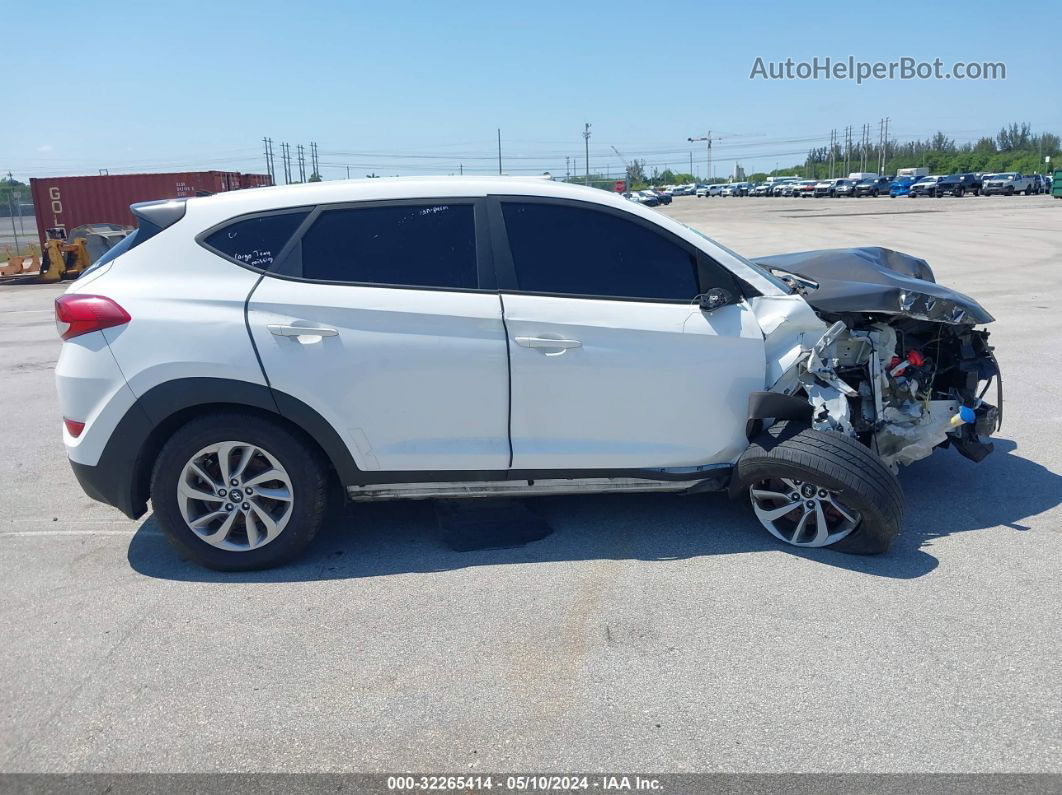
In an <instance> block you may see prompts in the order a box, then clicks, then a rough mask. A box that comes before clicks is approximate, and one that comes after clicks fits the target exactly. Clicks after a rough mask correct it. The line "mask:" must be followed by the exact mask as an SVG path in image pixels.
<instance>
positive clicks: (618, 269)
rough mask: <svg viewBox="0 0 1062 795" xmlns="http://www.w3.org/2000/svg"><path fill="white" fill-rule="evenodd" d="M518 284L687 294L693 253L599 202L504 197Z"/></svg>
mask: <svg viewBox="0 0 1062 795" xmlns="http://www.w3.org/2000/svg"><path fill="white" fill-rule="evenodd" d="M502 213H503V215H504V217H505V228H506V231H507V233H508V236H509V247H510V249H511V251H512V255H513V265H514V267H515V269H516V281H517V286H518V288H519V289H520V290H523V291H527V292H539V293H561V294H564V295H584V296H608V297H617V298H641V299H645V300H683V301H690V300H692V299H693V298H695V297H696V296H697V294H698V292H699V290H698V281H697V259H696V255H695V254H693V253H692V252H690V251H687V250H686V249H684V248H682V247H681V246H679V245H677V244H675V243H673V242H671V241H669V240H667V239H665V238H664V237H663V236H662V235H660V234H658V233H657V232H654V231H653V230H651V229H648V228H646V227H644V226H641V225H639V224H637V223H635V222H633V221H629V220H627V219H625V218H622V217H619V216H617V215H613V214H611V213H607V212H601V211H599V210H594V209H583V208H579V207H573V206H571V205H561V204H540V203H532V202H527V203H523V202H503V203H502Z"/></svg>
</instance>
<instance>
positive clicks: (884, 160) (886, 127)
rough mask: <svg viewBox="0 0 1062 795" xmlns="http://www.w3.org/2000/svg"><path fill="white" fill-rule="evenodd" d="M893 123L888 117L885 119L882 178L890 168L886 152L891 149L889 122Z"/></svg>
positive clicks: (882, 143) (882, 140) (882, 139)
mask: <svg viewBox="0 0 1062 795" xmlns="http://www.w3.org/2000/svg"><path fill="white" fill-rule="evenodd" d="M890 121H892V119H890V118H889V117H888V116H886V117H885V134H884V135H883V136H882V137H881V171H882V174H881V176H884V175H885V174H884V172H885V169H886V168H887V167H888V165H889V164H888V156H887V154H886V150H887V149H888V148H889V122H890Z"/></svg>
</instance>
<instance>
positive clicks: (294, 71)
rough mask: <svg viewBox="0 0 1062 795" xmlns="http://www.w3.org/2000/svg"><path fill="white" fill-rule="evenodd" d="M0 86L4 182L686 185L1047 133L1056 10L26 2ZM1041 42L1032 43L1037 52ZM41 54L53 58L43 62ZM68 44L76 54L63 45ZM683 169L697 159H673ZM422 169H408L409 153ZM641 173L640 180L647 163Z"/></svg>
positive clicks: (1053, 121) (1056, 114)
mask: <svg viewBox="0 0 1062 795" xmlns="http://www.w3.org/2000/svg"><path fill="white" fill-rule="evenodd" d="M2 16H3V20H4V22H5V27H6V28H8V29H9V30H10V31H14V32H16V33H17V40H18V41H21V42H24V43H27V46H25V47H18V48H15V49H12V50H10V52H9V58H8V61H7V62H8V70H9V73H12V72H13V74H14V75H15V79H14V80H9V81H7V82H6V85H5V86H4V88H3V89H2V91H3V95H4V102H3V104H4V107H5V108H6V110H7V113H6V114H5V116H6V121H5V123H4V124H3V125H0V171H3V172H6V171H7V170H9V169H10V170H11V171H12V172H14V174H15V176H16V177H19V178H23V179H24V178H26V177H29V176H35V175H45V174H81V173H96V172H97V171H98V169H101V168H108V169H110V170H111V172H112V173H118V172H129V171H177V170H201V169H211V168H217V169H233V170H241V171H262V170H264V162H263V157H262V156H261V149H262V145H261V139H262V137H263V136H270V137H271V138H272V139H273V141H274V142H275V149H276V151H277V166H278V169H279V166H280V159H279V142H281V141H288V142H290V143H291V145H292V148H293V150H294V147H295V145H296V144H299V143H302V144H304V145H308V144H309V142H310V141H316V142H317V144H318V147H319V150H320V160H321V162H322V166H323V167H322V174H323V175H324V177H325V178H326V179H329V178H339V177H343V176H345V175H346V168H345V166H347V165H350V166H351V173H352V175H355V176H362V175H364V174H365V173H367V172H369V171H375V173H378V174H382V175H383V174H386V175H390V174H396V173H398V174H415V173H435V174H437V173H449V172H451V171H456V170H457V169H458V167H459V164H461V163H463V165H464V170H465V173H476V172H483V173H488V172H493V171H496V169H497V162H496V159H495V158H496V132H495V131H496V129H497V128H499V127H500V128H501V129H502V150H503V166H504V168H505V170H506V171H507V172H510V173H541V171H543V170H546V169H548V170H550V171H552V172H553V173H554V174H558V173H564V168H565V160H564V158H565V155H569V156H571V157H573V158H578V161H577V162H578V168H579V171H580V172H582V171H583V151H584V149H583V139H582V130H583V123H584V122H587V121H589V122H591V123H592V125H593V126H592V130H591V132H592V136H591V139H590V144H591V146H590V155H591V158H590V159H591V166H592V168H593V169H594V170H598V169H599V168H600V169H601V170H604V169H605V168H610V169H611V171H612V173H613V174H618V173H619V172H620V171H621V170H622V162H621V161H620V159H619V158H618V157H617V156H616V155H615V154H614V153H613V152H612V149H611V147H613V146H615V147H616V148H617V149H619V150H620V151H621V152H623V154H624V155H626V156H627V157H628V158H634V157H638V158H644V159H645V160H646V161H647V162H648V163H649V164H650V167H651V166H652V165H654V164H655V165H659V167H661V168H663V167H664V166H665V165H669V166H671V167H673V168H678V167H684V168H685V169H688V167H689V152H690V151H691V145H690V144H688V143H687V141H686V139H687V138H688V137H689V136H692V135H698V134H704V133H705V132H706V131H707V130H708V129H711V130H712V131H713V133H714V135H715V136H717V137H718V140H717V142H716V145H715V147H714V152H715V161H716V166H715V172H716V175H717V176H724V175H726V174H727V173H729V172H730V170H731V169H732V167H733V162H734V160H735V159H738V160H740V162H741V164H742V165H743V166H745V168H746V170H747V171H750V172H751V171H752V170H756V169H761V168H762V169H770V168H773V167H774V165H775V163H780V164H781V165H783V166H784V165H786V164H789V163H796V162H800V161H802V160H803V156H804V153H805V152H806V151H807V149H809V148H810V147H811V146H814V145H824V144H825V143H826V142H827V140H828V137H829V131H830V129H831V128H837V129H839V130H840V129H843V128H844V127H845V126H846V125H853V126H854V127H855V130H856V133H855V134H856V135H858V131H859V129H860V127H861V125H862V124H863V123H865V122H869V123H870V124H871V125H872V132H873V136H874V137H875V138H876V136H877V131H878V120H879V119H880V118H882V117H883V116H889V117H891V118H892V123H891V131H892V132H893V133H894V134H895V136H896V137H898V138H900V139H907V138H912V137H926V136H928V135H930V134H931V133H933V132H934V131H936V130H938V129H940V130H943V131H945V132H946V133H948V134H949V135H952V136H953V137H955V138H956V139H958V140H960V141H963V140H970V139H975V138H976V137H977V136H979V135H981V134H992V133H994V132H995V131H997V130H998V128H999V126H1000V125H1001V124H1003V123H1004V122H1010V121H1028V122H1030V123H1032V125H1033V127H1034V129H1036V130H1050V131H1052V132H1055V133H1059V134H1062V91H1060V90H1059V89H1060V82H1062V81H1060V78H1059V75H1060V73H1062V68H1060V67H1062V54H1060V49H1062V48H1059V46H1058V44H1057V37H1058V31H1059V30H1062V3H1060V2H1057V0H1032V1H1029V2H1007V3H1001V2H998V0H995V1H994V2H982V1H981V0H965V2H929V0H921V2H908V1H907V0H895V1H894V2H889V3H868V2H808V1H805V2H785V3H782V2H777V3H769V2H709V0H699V1H698V2H669V3H645V2H637V3H633V2H630V3H629V2H607V3H605V2H603V3H559V2H556V3H555V2H525V3H500V2H456V1H455V2H449V3H410V2H389V3H381V2H373V3H368V2H364V3H363V2H305V3H301V4H300V3H292V2H271V1H270V0H259V1H258V2H232V1H226V0H215V2H213V3H205V2H196V1H195V0H184V1H183V2H180V3H160V2H147V1H146V0H141V2H135V3H125V2H93V1H92V0H83V1H82V2H77V3H64V2H50V3H48V4H47V9H45V8H44V7H43V6H41V5H40V4H38V3H32V2H29V3H27V2H23V3H19V4H18V5H15V6H12V5H11V4H9V7H8V8H7V9H6V10H5V11H4V12H3V15H2ZM1053 38H1054V39H1055V40H1056V43H1055V44H1054V45H1053V47H1052V39H1053ZM46 42H50V44H47V45H46ZM82 43H84V44H85V45H87V46H82ZM849 55H852V56H854V57H855V58H856V59H858V60H866V61H877V60H881V61H892V60H896V59H898V58H900V57H901V56H912V57H914V58H917V59H919V60H932V59H933V58H937V57H939V58H941V59H942V60H943V61H944V63H945V65H946V67H947V66H950V65H951V63H953V62H954V61H958V60H962V61H1003V62H1004V63H1005V64H1006V67H1007V79H1006V80H1003V81H972V80H971V81H961V82H960V81H956V80H947V81H945V80H941V81H899V80H897V81H877V82H869V83H864V84H863V85H856V84H855V83H854V82H851V81H837V80H829V81H827V80H808V81H786V82H769V81H764V80H759V79H757V80H750V79H749V73H750V71H751V69H752V65H753V63H754V61H755V59H756V57H757V56H762V57H763V58H764V59H765V60H784V59H785V58H787V57H791V58H793V59H794V60H796V61H802V60H810V59H811V58H812V57H814V56H819V57H820V58H824V57H826V56H830V57H832V58H834V59H846V58H847V57H848V56H849ZM692 151H693V153H694V157H695V167H696V171H697V173H698V174H703V173H704V171H705V162H704V161H705V154H704V150H703V148H702V146H701V145H696V147H695V148H692ZM411 155H418V157H411ZM650 170H651V168H650Z"/></svg>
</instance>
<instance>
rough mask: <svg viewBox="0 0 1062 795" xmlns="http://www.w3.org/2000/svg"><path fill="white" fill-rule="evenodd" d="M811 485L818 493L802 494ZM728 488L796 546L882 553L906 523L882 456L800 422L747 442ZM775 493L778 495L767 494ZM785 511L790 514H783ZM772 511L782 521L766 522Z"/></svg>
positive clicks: (770, 529)
mask: <svg viewBox="0 0 1062 795" xmlns="http://www.w3.org/2000/svg"><path fill="white" fill-rule="evenodd" d="M794 483H795V484H796V486H795V487H794V486H793V485H792V484H794ZM808 487H810V491H813V492H814V493H813V494H805V493H804V492H805V491H808ZM730 488H731V494H732V495H735V496H736V495H737V494H749V495H750V498H751V499H752V502H753V508H754V510H755V511H756V513H757V517H758V518H760V521H761V524H763V525H764V528H765V529H767V530H768V532H770V533H771V534H772V535H774V536H776V537H777V538H779V540H781V541H784V542H785V543H787V544H792V545H795V546H802V547H823V546H828V547H830V548H831V549H835V550H838V551H841V552H848V553H852V554H859V555H872V554H879V553H882V552H885V551H886V550H887V549H888V548H889V546H890V545H891V544H892V542H893V539H895V537H896V536H897V535H898V534H899V532H900V527H901V526H902V524H903V511H904V499H903V491H902V489H901V487H900V483H899V481H898V480H897V479H896V476H895V475H893V474H892V473H891V472H890V471H889V470H888V469H887V468H886V466H885V464H884V463H883V462H882V461H881V459H880V458H878V457H877V455H875V454H874V453H873V452H871V451H870V450H869V449H868V448H866V447H864V446H863V445H862V444H860V443H859V442H858V441H856V440H855V439H852V438H850V437H848V436H845V435H844V434H841V433H837V432H827V431H816V430H813V429H811V428H808V427H807V426H804V425H801V424H799V423H795V422H779V423H776V424H775V425H773V426H772V427H771V428H769V429H768V430H766V431H765V432H764V433H762V434H761V435H760V436H759V437H757V438H756V439H755V440H754V441H753V442H752V443H751V444H749V446H748V448H747V449H746V450H745V452H744V453H743V454H742V456H741V458H740V459H739V460H738V462H737V465H736V467H735V468H734V476H733V482H732V484H731V487H730ZM775 493H777V494H778V496H777V497H770V496H766V495H769V494H775ZM793 494H797V495H798V499H796V500H793V499H792V496H793ZM811 503H814V504H815V506H816V507H815V508H811V507H809V506H810V504H811ZM786 505H791V506H792V509H791V511H790V512H782V513H781V514H779V511H780V510H781V508H783V507H785V506H786ZM772 512H773V513H774V514H778V515H777V516H776V517H775V519H774V520H771V521H765V519H764V517H765V516H769V515H770V514H771V513H772ZM805 513H807V514H809V516H808V517H806V518H805V517H804V514H805ZM801 519H804V522H803V523H802V522H801ZM820 521H822V522H823V527H824V528H825V531H823V532H820V529H819V522H820ZM786 522H787V523H788V525H784V524H782V523H786ZM831 522H835V523H836V527H833V526H831ZM780 525H781V526H780ZM802 528H803V529H802ZM790 529H792V531H793V532H792V534H790V532H789V530H790Z"/></svg>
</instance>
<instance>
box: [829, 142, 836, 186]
mask: <svg viewBox="0 0 1062 795" xmlns="http://www.w3.org/2000/svg"><path fill="white" fill-rule="evenodd" d="M836 140H837V130H830V179H833V164H834V158H833V153H834V150H835V146H834V144H835V143H836Z"/></svg>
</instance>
